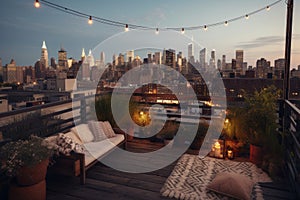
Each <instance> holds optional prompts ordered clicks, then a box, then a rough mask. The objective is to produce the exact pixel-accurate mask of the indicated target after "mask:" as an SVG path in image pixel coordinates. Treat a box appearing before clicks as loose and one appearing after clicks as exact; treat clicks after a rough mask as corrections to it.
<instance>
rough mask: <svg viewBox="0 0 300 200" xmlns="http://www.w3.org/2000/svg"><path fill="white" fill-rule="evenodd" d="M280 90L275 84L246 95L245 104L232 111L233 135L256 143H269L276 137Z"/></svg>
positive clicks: (261, 144) (260, 144)
mask: <svg viewBox="0 0 300 200" xmlns="http://www.w3.org/2000/svg"><path fill="white" fill-rule="evenodd" d="M279 94H280V92H279V91H278V90H277V89H276V88H275V86H270V87H268V88H265V89H262V90H261V91H259V92H258V91H256V92H255V93H254V95H253V96H251V95H246V96H245V105H244V107H241V108H235V109H233V110H231V111H230V113H231V116H233V117H232V119H231V120H232V121H233V124H234V125H233V126H234V129H232V131H233V133H231V135H234V136H236V137H237V138H238V139H239V140H242V141H245V142H249V143H251V144H254V145H259V146H263V145H266V144H268V141H270V138H273V137H275V135H276V129H277V127H278V124H277V122H276V120H277V118H278V117H277V113H276V108H277V99H278V96H279Z"/></svg>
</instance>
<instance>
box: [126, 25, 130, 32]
mask: <svg viewBox="0 0 300 200" xmlns="http://www.w3.org/2000/svg"><path fill="white" fill-rule="evenodd" d="M128 31H129V27H128V24H126V25H125V32H128Z"/></svg>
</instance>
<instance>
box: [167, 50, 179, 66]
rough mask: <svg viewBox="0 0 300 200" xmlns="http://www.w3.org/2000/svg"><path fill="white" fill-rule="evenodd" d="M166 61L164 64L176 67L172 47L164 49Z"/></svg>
mask: <svg viewBox="0 0 300 200" xmlns="http://www.w3.org/2000/svg"><path fill="white" fill-rule="evenodd" d="M165 53H166V63H165V65H167V66H170V67H172V68H173V69H175V67H176V58H175V57H176V54H175V50H174V49H169V50H166V52H165Z"/></svg>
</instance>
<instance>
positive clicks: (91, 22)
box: [88, 16, 93, 25]
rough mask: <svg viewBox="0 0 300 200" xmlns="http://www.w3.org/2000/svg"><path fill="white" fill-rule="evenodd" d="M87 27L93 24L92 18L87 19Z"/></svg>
mask: <svg viewBox="0 0 300 200" xmlns="http://www.w3.org/2000/svg"><path fill="white" fill-rule="evenodd" d="M88 23H89V25H92V24H93V19H92V16H90V17H89V21H88Z"/></svg>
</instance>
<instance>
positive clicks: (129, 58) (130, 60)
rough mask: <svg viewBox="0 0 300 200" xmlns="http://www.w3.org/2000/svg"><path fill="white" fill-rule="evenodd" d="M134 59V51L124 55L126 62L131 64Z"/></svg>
mask: <svg viewBox="0 0 300 200" xmlns="http://www.w3.org/2000/svg"><path fill="white" fill-rule="evenodd" d="M133 59H134V50H130V51H127V53H126V62H129V63H131V62H132V61H133Z"/></svg>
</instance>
